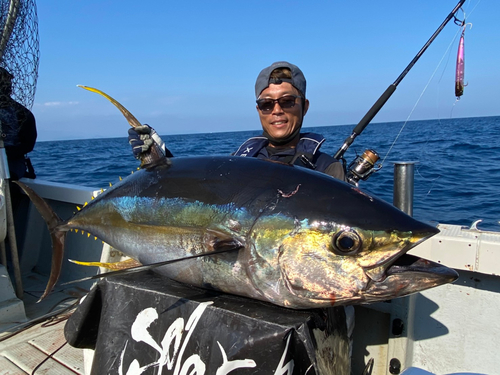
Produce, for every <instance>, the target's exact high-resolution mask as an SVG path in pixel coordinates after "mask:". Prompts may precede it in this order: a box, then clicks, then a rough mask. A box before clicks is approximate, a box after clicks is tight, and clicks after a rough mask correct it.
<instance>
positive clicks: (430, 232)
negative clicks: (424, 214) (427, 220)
mask: <svg viewBox="0 0 500 375" xmlns="http://www.w3.org/2000/svg"><path fill="white" fill-rule="evenodd" d="M421 224H422V227H421V228H418V229H416V230H413V231H412V233H411V237H410V238H409V239H408V241H407V242H406V244H404V246H402V247H401V248H400V249H398V248H397V247H396V248H394V249H392V250H391V251H390V252H391V253H392V254H391V256H390V257H387V258H385V259H383V260H382V261H381V262H379V263H378V264H374V265H373V266H368V267H363V269H364V271H365V274H366V275H367V276H368V277H369V278H370V279H371V281H374V282H381V281H383V280H384V279H385V278H386V277H387V271H388V270H389V269H390V268H391V267H392V266H393V265H394V264H397V263H398V261H399V260H400V259H401V257H404V256H405V255H406V253H407V252H408V251H410V250H411V249H413V248H414V247H415V246H417V245H418V244H420V243H422V242H423V241H425V240H427V239H428V238H430V237H432V236H434V235H435V234H437V233H439V229H437V228H436V227H433V226H430V225H427V224H424V223H421Z"/></svg>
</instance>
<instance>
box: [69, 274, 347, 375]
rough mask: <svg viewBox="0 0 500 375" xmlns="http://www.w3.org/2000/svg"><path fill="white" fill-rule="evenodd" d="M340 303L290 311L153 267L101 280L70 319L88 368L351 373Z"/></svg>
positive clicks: (72, 338)
mask: <svg viewBox="0 0 500 375" xmlns="http://www.w3.org/2000/svg"><path fill="white" fill-rule="evenodd" d="M346 331H347V330H346V323H345V313H344V309H343V308H342V307H340V308H330V309H322V310H308V311H304V310H291V309H285V308H281V307H277V306H274V305H271V304H267V303H264V302H260V301H256V300H252V299H247V298H242V297H238V296H232V295H227V294H217V293H214V292H210V291H206V290H203V289H198V288H192V287H188V286H185V285H182V284H179V283H177V282H174V281H171V280H169V279H167V278H164V277H161V276H158V275H156V274H154V273H152V272H143V273H137V274H133V275H129V276H122V277H109V278H107V279H104V280H102V281H100V282H99V283H98V284H97V285H96V286H95V287H94V288H93V289H92V291H91V292H90V293H89V295H88V296H87V297H86V298H85V299H84V300H83V302H82V303H81V304H80V306H79V307H78V309H77V310H76V312H75V313H74V314H73V315H72V316H71V318H70V319H69V320H68V322H67V324H66V327H65V335H66V339H67V340H68V342H69V343H70V344H71V345H72V346H75V347H77V348H91V349H95V356H94V362H93V366H92V374H123V375H125V374H128V375H132V374H166V375H171V374H172V375H174V374H175V375H184V374H196V375H201V374H207V375H208V374H210V375H212V374H213V375H225V374H229V373H232V374H238V375H246V374H276V375H279V374H283V375H285V374H286V375H292V374H301V375H302V374H307V375H313V374H318V375H331V374H349V373H350V366H349V355H348V351H349V343H348V339H347V332H346Z"/></svg>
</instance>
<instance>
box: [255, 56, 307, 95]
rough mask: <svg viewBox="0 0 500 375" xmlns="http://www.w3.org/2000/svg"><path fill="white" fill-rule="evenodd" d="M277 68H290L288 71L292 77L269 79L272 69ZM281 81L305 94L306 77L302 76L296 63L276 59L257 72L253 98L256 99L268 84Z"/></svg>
mask: <svg viewBox="0 0 500 375" xmlns="http://www.w3.org/2000/svg"><path fill="white" fill-rule="evenodd" d="M278 68H288V69H290V71H291V72H292V78H291V79H289V78H279V79H274V80H273V79H270V78H269V76H270V75H271V73H272V71H273V70H274V69H278ZM281 82H288V83H290V84H291V85H292V86H293V87H295V88H296V89H297V90H299V91H300V93H301V94H302V95H304V97H305V96H306V78H305V77H304V74H303V73H302V71H301V70H300V69H299V68H298V66H296V65H293V64H290V63H288V62H286V61H278V62H275V63H274V64H272V65H271V66H268V67H267V68H264V69H262V71H261V72H260V73H259V76H258V77H257V81H256V82H255V98H257V99H258V98H259V95H260V93H261V92H262V91H264V90H265V89H266V88H267V87H268V86H269V84H271V83H276V84H280V83H281Z"/></svg>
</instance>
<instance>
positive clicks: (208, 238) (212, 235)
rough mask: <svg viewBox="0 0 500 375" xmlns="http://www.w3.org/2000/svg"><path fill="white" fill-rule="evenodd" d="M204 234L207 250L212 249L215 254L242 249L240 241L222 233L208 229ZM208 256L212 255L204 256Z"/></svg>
mask: <svg viewBox="0 0 500 375" xmlns="http://www.w3.org/2000/svg"><path fill="white" fill-rule="evenodd" d="M205 233H206V234H205V242H206V245H207V248H208V249H213V251H215V252H224V251H230V250H237V249H240V248H242V247H244V245H243V241H242V240H240V239H238V238H235V237H234V236H232V235H231V234H228V233H226V232H224V231H221V230H218V229H210V228H208V229H207V230H206V232H205ZM210 254H212V253H207V254H206V255H210Z"/></svg>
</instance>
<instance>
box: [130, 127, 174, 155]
mask: <svg viewBox="0 0 500 375" xmlns="http://www.w3.org/2000/svg"><path fill="white" fill-rule="evenodd" d="M128 143H130V146H132V153H133V154H134V157H135V158H136V159H141V155H142V154H144V153H145V152H148V151H149V150H150V149H151V146H152V145H153V144H156V145H157V146H158V148H159V149H160V151H161V152H162V153H163V155H164V156H166V157H168V158H170V157H172V156H173V155H172V153H171V152H170V151H169V150H168V149H167V148H166V147H165V143H164V142H163V141H162V139H161V138H160V136H159V135H158V133H156V130H154V129H153V128H152V127H151V126H149V125H147V124H144V125H142V126H136V127H135V128H130V129H129V130H128Z"/></svg>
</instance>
